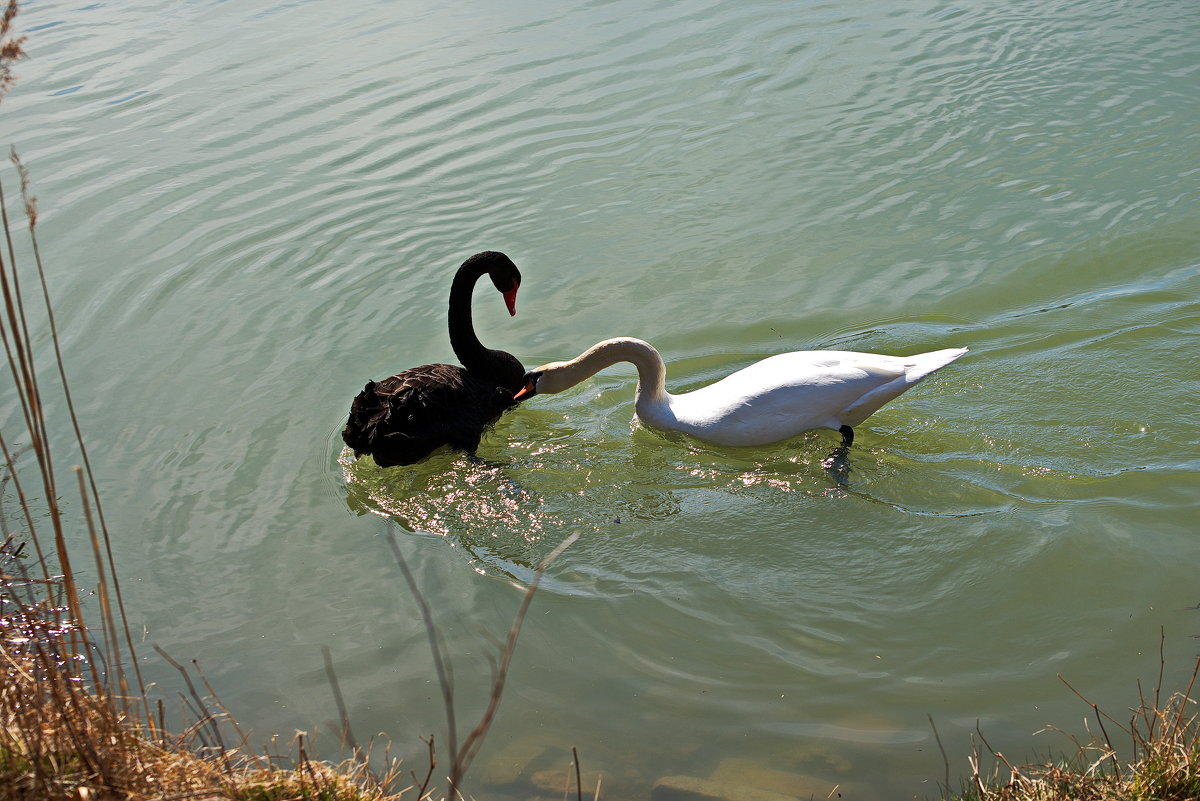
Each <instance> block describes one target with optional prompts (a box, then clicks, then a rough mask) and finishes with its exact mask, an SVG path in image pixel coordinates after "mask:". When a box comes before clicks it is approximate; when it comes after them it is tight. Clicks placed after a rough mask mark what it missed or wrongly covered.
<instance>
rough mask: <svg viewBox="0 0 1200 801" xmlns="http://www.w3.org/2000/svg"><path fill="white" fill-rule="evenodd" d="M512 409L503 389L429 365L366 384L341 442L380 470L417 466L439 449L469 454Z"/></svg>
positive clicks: (457, 370)
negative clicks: (493, 423) (487, 432)
mask: <svg viewBox="0 0 1200 801" xmlns="http://www.w3.org/2000/svg"><path fill="white" fill-rule="evenodd" d="M522 375H523V374H522ZM516 405H517V402H516V401H515V400H513V390H511V389H509V388H507V387H501V386H498V385H496V384H495V383H494V382H492V381H491V380H488V379H481V378H480V377H479V376H476V375H474V374H472V373H471V371H469V370H467V369H465V368H463V367H459V366H457V365H453V364H427V365H424V366H421V367H414V368H412V369H411V370H405V371H404V372H403V373H399V374H397V375H394V376H392V377H390V378H385V379H383V380H382V381H370V382H368V383H367V385H366V387H364V388H363V391H362V392H360V393H359V394H358V396H357V397H355V398H354V401H353V403H351V405H350V419H349V420H348V421H347V423H346V428H345V430H343V431H342V439H343V440H344V441H345V443H346V444H347V445H349V446H350V447H351V448H353V449H354V455H355V456H356V457H358V456H362V455H363V454H368V453H369V454H370V455H371V456H372V458H374V459H375V462H376V464H378V465H379V466H380V467H393V466H395V465H407V464H413V463H415V462H419V461H420V460H421V459H424V458H425V457H426V456H428V455H429V454H430V453H431V452H432V451H434V450H437V449H438V448H440V447H442V446H443V445H449V446H450V447H452V448H457V449H458V450H462V451H466V452H467V453H473V452H474V451H475V449H476V448H478V447H479V440H480V438H481V437H482V436H483V432H484V430H485V429H486V428H487V427H488V426H489V425H490V424H491V423H492V422H494V421H495V420H496V418H498V417H499V416H500V415H501V414H503V413H504V412H505V411H507V410H508V409H511V408H512V407H514V406H516Z"/></svg>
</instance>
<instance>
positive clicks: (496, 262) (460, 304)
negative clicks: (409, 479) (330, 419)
mask: <svg viewBox="0 0 1200 801" xmlns="http://www.w3.org/2000/svg"><path fill="white" fill-rule="evenodd" d="M484 273H487V274H488V275H490V276H491V278H492V283H493V284H495V286H496V289H497V290H499V291H500V292H501V293H502V294H503V295H504V302H505V304H507V306H508V313H509V314H516V313H517V309H516V302H517V289H518V287H520V286H521V273H520V271H518V270H517V265H515V264H513V263H512V260H511V259H509V258H508V256H505V255H504V254H503V253H498V252H495V251H486V252H484V253H476V254H475V255H474V256H472V257H471V258H469V259H467V260H466V261H465V262H463V263H462V266H461V267H459V268H458V272H456V273H455V274H454V282H453V283H452V284H451V285H450V346H451V347H452V348H453V349H454V354H455V355H456V356H458V359H459V361H461V362H462V364H463V366H462V367H459V366H458V365H454V364H425V365H422V366H420V367H412V368H410V369H408V370H405V371H404V372H402V373H397V374H396V375H394V376H392V377H391V378H385V379H383V380H382V381H369V382H367V385H366V387H364V388H363V391H362V392H360V393H359V394H358V396H357V397H356V398H355V399H354V402H353V403H351V404H350V418H349V420H347V421H346V427H345V429H343V430H342V439H343V440H344V441H345V443H346V444H347V445H349V446H350V447H351V448H352V449H353V450H354V456H355V458H358V457H360V456H362V455H363V454H368V453H369V454H370V455H371V457H372V458H374V459H375V462H376V464H378V465H379V466H380V467H393V466H395V465H407V464H413V463H415V462H419V461H420V460H422V459H424V458H425V457H426V456H428V455H429V454H430V453H432V452H433V451H435V450H437V449H438V448H440V447H441V446H443V445H449V446H450V447H452V448H457V449H458V450H462V451H466V452H467V453H474V452H475V449H476V448H477V447H479V440H480V437H482V436H483V432H484V430H485V429H486V428H487V427H488V426H489V425H490V424H491V423H493V422H495V421H496V419H497V418H499V417H500V415H501V414H503V413H504V412H505V411H506V410H508V409H511V408H513V407H514V406H516V405H517V401H516V400H515V399H514V398H513V395H514V394H515V393H516V392H517V391H518V390H520V389H521V387H522V386H523V385H524V383H525V380H524V377H525V368H524V367H523V366H522V365H521V362H519V361H518V360H517V359H516V357H515V356H513V355H512V354H509V353H505V352H504V351H502V350H488V349H487V348H485V347H484V346H483V345H482V344H481V343H480V342H479V338H478V337H477V336H475V327H474V326H473V325H472V324H471V294H472V292H473V291H474V289H475V282H476V281H478V280H479V278H480V277H481V276H482V275H483V274H484Z"/></svg>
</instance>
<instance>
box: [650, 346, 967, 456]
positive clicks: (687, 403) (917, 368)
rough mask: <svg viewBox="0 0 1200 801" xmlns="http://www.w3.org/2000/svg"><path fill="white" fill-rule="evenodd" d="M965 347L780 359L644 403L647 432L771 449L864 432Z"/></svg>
mask: <svg viewBox="0 0 1200 801" xmlns="http://www.w3.org/2000/svg"><path fill="white" fill-rule="evenodd" d="M966 352H967V351H966V349H965V348H951V349H947V350H940V351H932V352H930V353H921V354H917V355H915V356H885V355H881V354H875V353H855V352H852V351H828V350H817V351H794V352H792V353H781V354H779V355H777V356H771V357H769V358H766V359H763V360H762V361H760V362H756V363H754V364H752V365H750V366H749V367H746V368H743V369H741V370H738V371H737V372H736V373H733V374H731V375H729V376H727V377H725V378H723V379H721V380H720V381H717V382H716V383H714V384H710V385H708V386H706V387H702V388H700V389H697V390H695V391H694V392H688V393H684V394H681V395H670V396H668V398H669V404H668V405H666V406H664V405H662V404H653V403H645V402H641V397H640V395H639V404H638V410H637V411H638V416H639V417H641V418H642V419H643V420H644V421H645V422H646V423H647V424H648V425H651V426H655V427H657V428H669V429H674V430H678V431H685V432H687V433H689V434H692V435H693V436H695V437H698V438H699V439H703V440H706V441H708V442H712V443H715V444H717V445H765V444H768V443H771V442H778V441H780V440H783V439H787V438H789V437H792V436H795V435H796V434H799V433H801V432H803V431H809V430H811V429H814V428H830V429H833V430H835V431H837V430H839V429H841V428H842V426H849V427H851V428H853V427H854V426H856V425H859V424H860V423H862V422H863V421H864V420H866V419H867V418H868V417H870V416H871V415H872V414H873V413H875V412H876V411H877V410H878V409H879V408H880V407H881V406H883V405H884V404H885V403H887V402H888V401H890V400H892V399H893V398H895V397H897V396H898V395H900V394H901V393H902V392H904V391H905V390H906V389H908V388H909V387H911V386H913V385H914V384H916V383H917V382H918V381H920V380H921V379H922V378H924V377H925V376H927V375H929V374H930V373H932V372H934V371H935V370H937V369H939V368H941V367H944V366H946V365H947V364H949V363H950V362H952V361H954V360H955V359H957V358H959V357H960V356H962V355H963V354H964V353H966Z"/></svg>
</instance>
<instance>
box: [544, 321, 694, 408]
mask: <svg viewBox="0 0 1200 801" xmlns="http://www.w3.org/2000/svg"><path fill="white" fill-rule="evenodd" d="M617 362H632V363H633V366H634V367H636V368H637V371H638V388H637V410H638V414H642V413H643V407H646V408H651V407H657V406H666V405H668V404H669V403H670V398H671V396H670V395H668V394H667V391H666V388H665V385H666V377H667V366H666V365H665V364H664V363H663V360H662V356H660V355H659V354H658V351H657V350H655V349H654V346H653V345H651V344H650V343H649V342H644V341H643V340H640V339H634V338H633V337H618V338H617V339H606V340H604V341H603V342H598V343H596V344H595V345H593V346H592V347H590V348H588V349H587V350H585V351H584V352H583V353H581V354H579V355H578V356H576V357H575V358H574V359H571V360H570V361H569V362H558V363H555V364H548V365H545V366H544V367H543V368H542V369H548V370H551V372H549V373H547V375H546V376H545V377H544V378H543V379H542V380H543V381H544V382H551V381H552V382H553V383H548V384H546V385H544V386H540V388H539V391H541V392H545V393H554V392H561V391H562V390H564V389H566V388H567V387H572V386H574V385H576V384H578V383H579V382H580V381H584V380H586V379H588V378H591V377H592V376H593V375H595V374H596V373H598V372H600V371H601V370H603V369H604V368H606V367H611V366H612V365H614V364H616V363H617Z"/></svg>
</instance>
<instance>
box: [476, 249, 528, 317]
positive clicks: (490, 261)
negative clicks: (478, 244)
mask: <svg viewBox="0 0 1200 801" xmlns="http://www.w3.org/2000/svg"><path fill="white" fill-rule="evenodd" d="M467 266H470V267H473V268H475V269H477V270H480V271H482V272H486V273H487V274H488V275H489V276H491V278H492V284H494V285H495V287H496V289H497V291H499V292H500V294H502V295H504V305H506V306H508V313H509V315H515V314H516V313H517V290H518V289H519V288H520V286H521V271H520V270H518V269H517V265H515V264H513V262H512V259H510V258H509V257H508V256H505V255H504V254H503V253H501V252H500V251H498V250H485V251H484V252H483V253H476V254H475V255H474V256H472V257H471V258H469V259H467V260H466V261H465V262H463V267H467Z"/></svg>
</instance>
